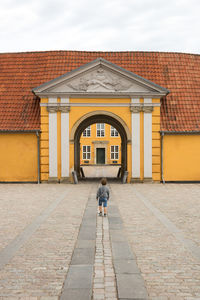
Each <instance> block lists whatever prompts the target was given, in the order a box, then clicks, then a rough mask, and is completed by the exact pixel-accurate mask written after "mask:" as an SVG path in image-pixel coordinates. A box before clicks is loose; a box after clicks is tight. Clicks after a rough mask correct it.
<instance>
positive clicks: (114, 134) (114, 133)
mask: <svg viewBox="0 0 200 300" xmlns="http://www.w3.org/2000/svg"><path fill="white" fill-rule="evenodd" d="M110 136H111V137H118V136H119V132H118V131H117V129H116V128H115V127H113V126H110Z"/></svg>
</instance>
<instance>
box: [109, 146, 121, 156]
mask: <svg viewBox="0 0 200 300" xmlns="http://www.w3.org/2000/svg"><path fill="white" fill-rule="evenodd" d="M112 147H113V150H114V151H112ZM112 154H113V157H114V158H112ZM110 159H111V160H118V159H119V146H118V145H112V146H110Z"/></svg>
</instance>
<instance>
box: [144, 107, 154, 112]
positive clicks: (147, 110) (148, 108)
mask: <svg viewBox="0 0 200 300" xmlns="http://www.w3.org/2000/svg"><path fill="white" fill-rule="evenodd" d="M142 111H143V112H144V113H152V111H153V106H143V107H142Z"/></svg>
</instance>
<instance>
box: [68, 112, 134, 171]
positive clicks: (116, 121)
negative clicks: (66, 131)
mask: <svg viewBox="0 0 200 300" xmlns="http://www.w3.org/2000/svg"><path fill="white" fill-rule="evenodd" d="M94 123H107V124H110V125H112V126H113V127H115V128H116V129H117V131H118V132H119V134H120V137H121V169H122V172H121V173H122V175H123V174H124V171H126V170H127V143H128V142H129V143H130V132H129V129H128V127H127V126H126V124H125V122H124V121H123V120H122V119H121V118H119V117H118V116H117V115H115V114H113V113H111V112H107V111H99V110H98V111H93V112H92V113H88V114H86V115H84V116H83V117H82V118H80V119H79V120H78V122H77V123H76V124H75V125H74V128H73V129H72V132H71V142H74V170H76V171H77V173H78V175H79V173H80V138H81V134H82V132H83V130H84V129H85V128H87V127H88V126H89V125H92V124H94Z"/></svg>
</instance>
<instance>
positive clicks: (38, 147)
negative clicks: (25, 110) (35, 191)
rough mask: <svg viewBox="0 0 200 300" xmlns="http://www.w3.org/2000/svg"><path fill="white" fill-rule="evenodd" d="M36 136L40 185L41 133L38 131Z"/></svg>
mask: <svg viewBox="0 0 200 300" xmlns="http://www.w3.org/2000/svg"><path fill="white" fill-rule="evenodd" d="M36 136H37V149H38V151H37V152H38V153H37V154H38V155H37V156H38V159H37V163H38V184H40V134H39V131H36Z"/></svg>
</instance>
